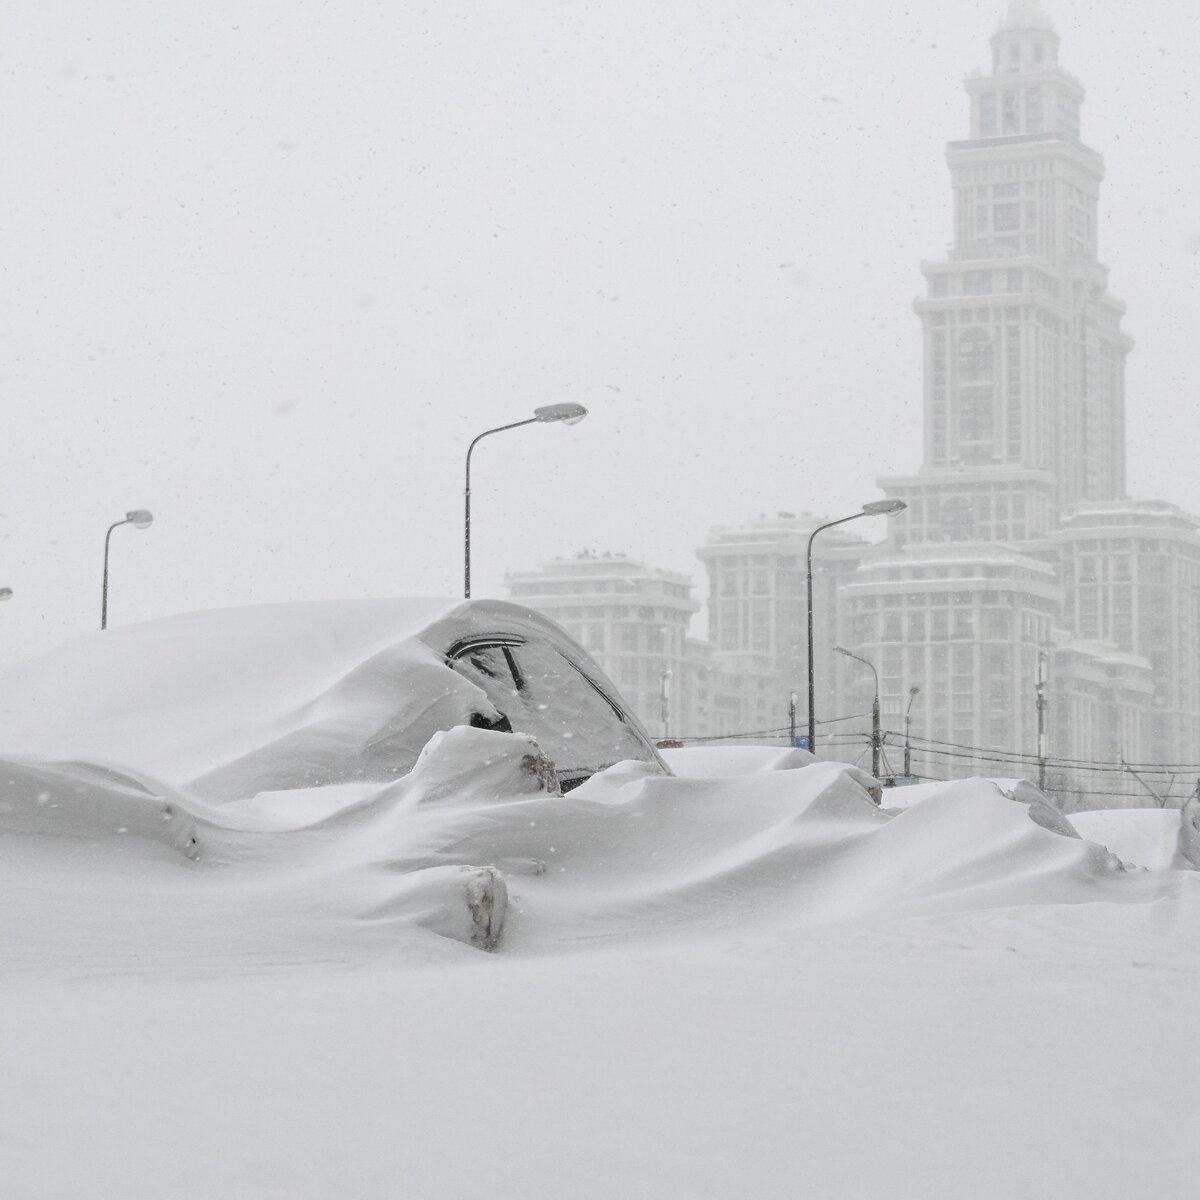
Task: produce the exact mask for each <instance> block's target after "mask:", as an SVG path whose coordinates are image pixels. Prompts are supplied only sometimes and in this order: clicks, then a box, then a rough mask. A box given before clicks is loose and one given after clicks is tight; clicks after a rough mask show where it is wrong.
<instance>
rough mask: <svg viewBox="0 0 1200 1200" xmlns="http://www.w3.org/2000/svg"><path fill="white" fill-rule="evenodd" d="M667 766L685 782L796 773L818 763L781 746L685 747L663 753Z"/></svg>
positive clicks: (663, 751) (808, 754)
mask: <svg viewBox="0 0 1200 1200" xmlns="http://www.w3.org/2000/svg"><path fill="white" fill-rule="evenodd" d="M660 753H661V754H662V756H663V758H664V759H665V760H666V763H667V766H669V767H670V768H671V770H672V771H674V772H675V774H676V775H678V776H680V777H681V778H686V779H725V778H728V777H729V776H731V775H750V774H754V773H757V772H759V771H793V770H795V769H796V768H798V767H807V766H809V765H810V764H812V763H815V762H816V761H817V758H816V755H814V754H810V753H809V752H808V751H807V750H797V749H792V748H787V747H783V748H781V747H779V746H685V747H683V748H682V749H676V750H662V751H660Z"/></svg>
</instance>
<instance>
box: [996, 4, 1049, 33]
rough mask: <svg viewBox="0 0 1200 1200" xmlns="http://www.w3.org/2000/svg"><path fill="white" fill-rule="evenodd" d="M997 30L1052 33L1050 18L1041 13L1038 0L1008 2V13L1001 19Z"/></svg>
mask: <svg viewBox="0 0 1200 1200" xmlns="http://www.w3.org/2000/svg"><path fill="white" fill-rule="evenodd" d="M998 28H999V29H1041V30H1045V31H1046V32H1048V33H1053V31H1054V26H1053V25H1051V24H1050V18H1049V17H1047V16H1046V14H1045V13H1044V12H1042V6H1041V4H1040V3H1039V0H1008V12H1007V13H1006V14H1005V15H1004V16H1003V17H1001V19H1000V24H999V27H998Z"/></svg>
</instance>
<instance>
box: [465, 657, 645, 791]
mask: <svg viewBox="0 0 1200 1200" xmlns="http://www.w3.org/2000/svg"><path fill="white" fill-rule="evenodd" d="M453 666H454V669H455V670H456V671H458V672H459V673H460V674H462V675H465V676H466V677H467V678H468V679H470V680H471V682H472V683H474V684H476V685H477V686H478V687H479V688H480V689H482V691H483V692H484V693H485V694H486V695H487V698H488V699H489V700H490V701H491V702H492V704H493V705H494V706H495V707H496V708H497V709H498V710H499V711H500V712H501V713H502V714H503V715H504V716H505V717H506V718H507V719H508V721H509V723H510V724H511V725H512V728H513V729H514V730H516V731H518V732H520V733H528V734H531V735H532V736H534V737H536V738H537V741H538V745H539V746H540V747H541V748H542V751H543V753H544V754H545V755H546V756H547V758H549V759H550V760H551V761H552V762H553V763H554V765H555V768H556V769H557V771H558V772H559V774H560V775H571V774H578V773H586V774H591V773H592V772H595V771H598V770H600V769H602V768H603V767H607V766H611V765H612V764H613V763H615V762H620V761H621V760H623V759H629V758H633V759H639V760H644V759H645V758H646V749H645V746H644V745H643V744H642V741H641V739H640V738H639V737H638V736H637V734H636V733H635V732H634V730H633V728H632V727H631V726H630V725H629V724H628V722H627V721H626V720H625V718H624V716H623V714H622V713H621V710H620V709H619V708H618V707H617V706H616V705H615V704H614V703H613V702H612V701H610V700H609V699H608V697H607V696H605V695H604V693H603V692H601V691H600V690H599V688H597V687H596V686H595V685H594V684H593V683H592V682H591V680H589V679H588V678H587V677H586V676H585V675H584V674H583V673H582V672H581V671H580V670H579V669H578V668H577V667H576V666H575V665H574V664H573V663H572V662H570V660H569V659H567V658H566V657H565V656H563V655H562V654H560V653H559V652H558V651H557V650H556V649H554V647H552V646H549V645H545V644H542V643H538V642H532V641H516V640H511V641H506V642H504V643H499V642H497V643H491V644H476V645H474V646H472V647H470V648H469V649H466V650H464V651H463V652H462V653H461V654H459V655H458V656H457V657H456V658H455V659H454V660H453Z"/></svg>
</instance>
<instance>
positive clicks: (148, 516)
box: [100, 508, 154, 629]
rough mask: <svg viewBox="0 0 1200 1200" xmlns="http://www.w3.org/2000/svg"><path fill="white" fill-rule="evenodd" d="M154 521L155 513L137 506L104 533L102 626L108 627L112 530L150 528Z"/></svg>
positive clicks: (101, 600) (101, 601)
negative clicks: (109, 560) (130, 527)
mask: <svg viewBox="0 0 1200 1200" xmlns="http://www.w3.org/2000/svg"><path fill="white" fill-rule="evenodd" d="M153 523H154V515H153V514H152V513H150V512H148V511H147V510H146V509H144V508H135V509H133V510H132V511H130V512H127V513H126V514H125V516H124V518H123V519H122V520H120V521H114V522H113V523H112V524H111V525H110V526H109V527H108V532H107V533H106V534H105V535H104V582H103V584H102V585H101V589H100V628H101V629H107V628H108V542H109V539H110V538H111V537H112V531H113V530H114V529H117V528H118V527H119V526H121V525H132V526H133V527H134V529H149V528H150V526H151V525H152V524H153Z"/></svg>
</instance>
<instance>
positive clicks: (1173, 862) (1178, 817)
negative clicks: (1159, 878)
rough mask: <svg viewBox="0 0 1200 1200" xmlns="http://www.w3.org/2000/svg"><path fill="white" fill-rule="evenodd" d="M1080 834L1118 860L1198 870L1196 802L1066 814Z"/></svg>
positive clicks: (1199, 814)
mask: <svg viewBox="0 0 1200 1200" xmlns="http://www.w3.org/2000/svg"><path fill="white" fill-rule="evenodd" d="M1069 820H1070V822H1071V824H1072V825H1073V826H1074V827H1075V829H1077V830H1078V831H1079V834H1080V836H1081V837H1085V838H1087V839H1088V840H1089V841H1092V842H1098V843H1099V844H1100V845H1102V846H1107V847H1108V849H1109V850H1111V851H1112V852H1113V853H1114V854H1116V855H1117V856H1119V857H1120V858H1121V860H1122V861H1124V862H1126V863H1130V864H1132V865H1136V866H1139V867H1148V868H1150V869H1151V870H1162V869H1164V868H1175V869H1182V870H1200V803H1197V801H1196V800H1195V798H1193V799H1191V800H1189V801H1188V802H1187V803H1186V804H1185V805H1184V806H1183V808H1182V809H1175V808H1167V809H1161V808H1107V809H1095V810H1092V811H1089V812H1075V813H1072V814H1071V816H1070V818H1069Z"/></svg>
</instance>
